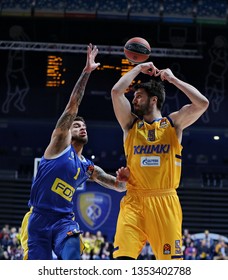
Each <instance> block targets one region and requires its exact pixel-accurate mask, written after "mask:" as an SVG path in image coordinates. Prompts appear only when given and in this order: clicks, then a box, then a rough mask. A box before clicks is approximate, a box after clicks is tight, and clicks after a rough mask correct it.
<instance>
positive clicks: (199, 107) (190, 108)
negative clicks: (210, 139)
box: [156, 68, 209, 130]
mask: <svg viewBox="0 0 228 280" xmlns="http://www.w3.org/2000/svg"><path fill="white" fill-rule="evenodd" d="M156 75H159V76H160V78H161V80H162V81H168V82H169V83H171V84H173V85H174V86H176V87H177V88H178V89H179V90H180V91H182V92H183V93H184V94H185V95H186V96H187V97H188V98H189V100H190V101H191V103H189V104H186V105H184V106H183V107H182V108H181V109H180V110H179V111H177V112H174V113H172V114H171V115H170V117H171V118H172V120H173V122H174V124H175V127H177V128H178V129H180V130H183V129H184V128H186V127H188V126H190V125H191V124H193V123H194V122H195V121H196V120H197V119H198V118H199V117H200V116H201V115H202V114H203V113H204V112H205V111H206V110H207V108H208V106H209V101H208V99H207V98H206V97H205V96H204V95H203V94H201V93H200V92H199V90H198V89H196V88H195V87H194V86H192V85H190V84H188V83H186V82H184V81H182V80H180V79H178V78H177V77H175V76H174V74H173V73H172V71H171V70H170V69H169V68H167V69H163V70H160V71H159V72H158V73H157V74H156Z"/></svg>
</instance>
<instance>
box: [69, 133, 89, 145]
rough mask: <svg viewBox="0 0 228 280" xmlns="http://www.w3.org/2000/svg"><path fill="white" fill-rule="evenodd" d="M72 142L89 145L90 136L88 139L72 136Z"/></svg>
mask: <svg viewBox="0 0 228 280" xmlns="http://www.w3.org/2000/svg"><path fill="white" fill-rule="evenodd" d="M72 141H74V142H76V143H78V144H82V145H85V144H87V143H88V136H86V137H81V136H78V135H77V136H72Z"/></svg>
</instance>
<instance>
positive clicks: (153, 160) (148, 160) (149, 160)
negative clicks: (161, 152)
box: [141, 156, 160, 167]
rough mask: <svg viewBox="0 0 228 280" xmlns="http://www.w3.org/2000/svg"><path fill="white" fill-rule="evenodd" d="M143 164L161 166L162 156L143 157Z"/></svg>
mask: <svg viewBox="0 0 228 280" xmlns="http://www.w3.org/2000/svg"><path fill="white" fill-rule="evenodd" d="M141 166H142V167H144V166H147V167H148V166H160V157H158V156H152V157H141Z"/></svg>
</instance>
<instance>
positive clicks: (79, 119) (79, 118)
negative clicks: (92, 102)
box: [74, 116, 86, 124]
mask: <svg viewBox="0 0 228 280" xmlns="http://www.w3.org/2000/svg"><path fill="white" fill-rule="evenodd" d="M76 121H81V122H83V123H84V124H86V122H85V120H84V118H83V117H81V116H76V117H75V118H74V122H76Z"/></svg>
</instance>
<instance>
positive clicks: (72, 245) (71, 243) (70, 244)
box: [61, 236, 81, 260]
mask: <svg viewBox="0 0 228 280" xmlns="http://www.w3.org/2000/svg"><path fill="white" fill-rule="evenodd" d="M61 257H62V259H63V260H80V259H81V254H80V239H79V237H78V236H77V237H76V236H72V237H69V238H68V239H67V240H66V242H65V244H64V247H63V250H62V254H61Z"/></svg>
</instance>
